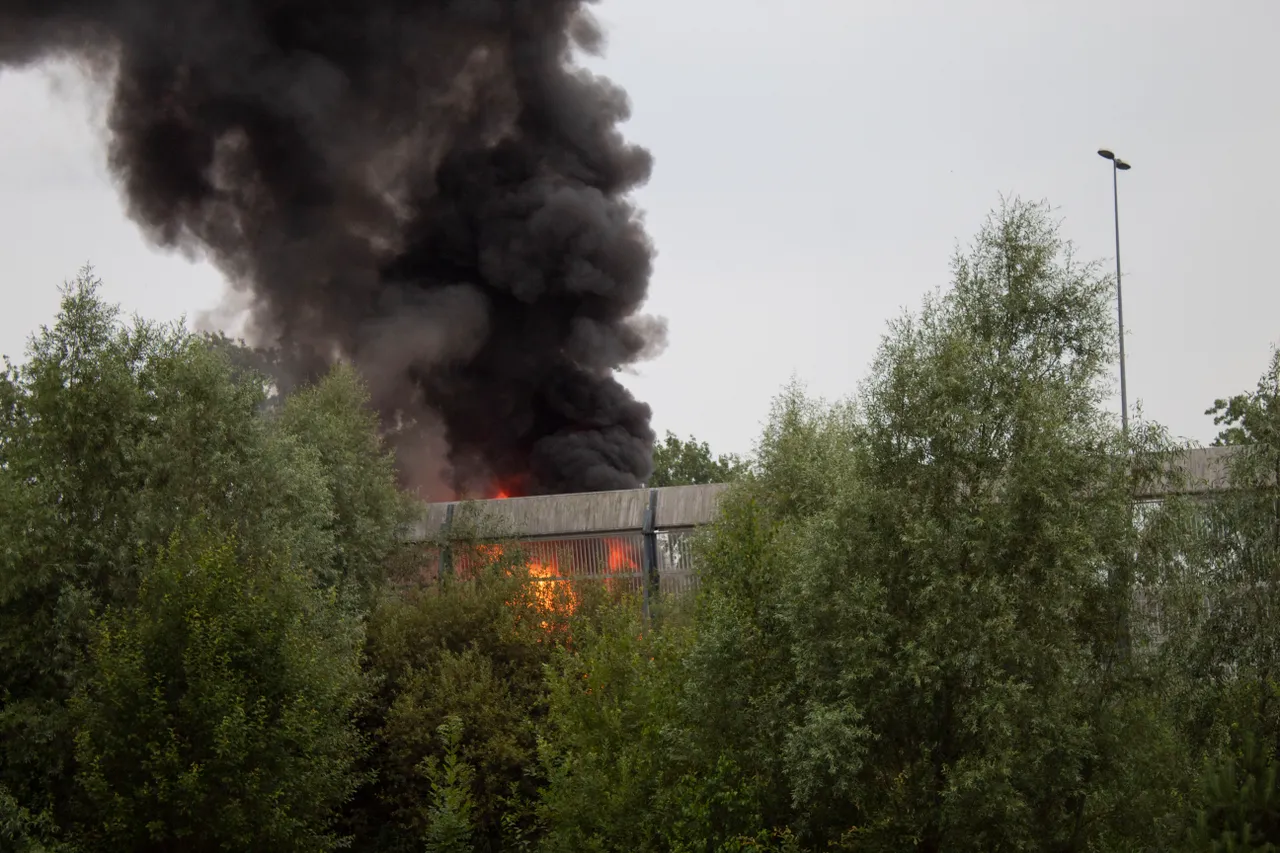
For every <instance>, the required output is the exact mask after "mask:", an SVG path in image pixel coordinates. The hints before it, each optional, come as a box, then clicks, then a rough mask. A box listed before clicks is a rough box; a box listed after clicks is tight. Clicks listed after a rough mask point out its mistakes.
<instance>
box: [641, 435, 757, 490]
mask: <svg viewBox="0 0 1280 853" xmlns="http://www.w3.org/2000/svg"><path fill="white" fill-rule="evenodd" d="M746 470H747V463H746V462H745V461H744V460H742V459H741V458H739V457H738V456H735V455H734V454H732V453H730V454H723V453H722V454H719V455H714V454H712V452H711V445H709V444H707V443H706V442H705V441H702V442H700V441H698V440H697V439H696V438H693V437H692V436H690V437H689V438H688V439H682V438H680V437H679V436H677V435H676V434H675V433H673V432H667V434H666V436H665V437H664V438H663V440H662V441H660V442H658V443H657V444H656V445H655V446H654V448H653V474H652V475H650V477H649V485H650V486H653V487H658V486H696V485H702V484H705V483H729V482H732V481H734V480H737V479H738V478H739V477H741V476H742V475H743V474H744V473H745V472H746Z"/></svg>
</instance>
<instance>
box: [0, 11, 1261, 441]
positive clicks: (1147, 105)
mask: <svg viewBox="0 0 1280 853" xmlns="http://www.w3.org/2000/svg"><path fill="white" fill-rule="evenodd" d="M598 16H599V18H600V19H601V21H602V22H603V23H604V24H605V25H606V27H607V29H608V34H609V44H608V51H607V55H606V57H605V59H604V60H603V61H600V62H598V63H593V65H594V66H597V67H599V68H600V69H601V70H602V71H604V72H605V73H606V74H608V76H610V77H611V78H613V79H614V80H615V81H616V82H618V83H619V84H621V85H622V86H624V87H625V88H626V89H627V90H628V92H629V93H630V94H631V97H632V101H633V104H634V118H633V119H632V121H631V122H630V123H629V125H628V126H627V134H628V136H629V137H630V138H631V139H632V140H634V141H636V142H639V143H640V144H643V145H645V146H646V147H648V148H650V150H652V151H653V153H654V155H655V157H656V169H655V176H654V179H653V181H652V182H651V183H650V185H649V186H648V187H646V188H645V189H644V190H643V191H642V192H641V193H640V195H639V201H640V204H641V205H642V207H644V208H645V209H646V210H647V212H648V222H649V226H650V231H651V233H652V235H653V237H654V240H655V242H656V244H657V246H658V250H659V257H658V264H657V271H656V275H655V277H654V280H653V283H652V287H651V300H650V306H649V309H650V310H651V311H652V312H653V313H657V314H661V315H664V316H666V317H667V318H668V319H669V321H670V326H671V342H670V346H669V347H668V349H667V350H666V352H665V353H664V354H663V355H662V356H661V357H660V358H658V359H657V360H656V361H653V362H650V363H648V364H645V365H642V366H641V367H640V369H639V372H638V375H635V376H624V377H623V380H624V381H625V382H626V383H627V384H628V385H629V386H630V387H631V388H632V389H633V390H634V391H635V392H636V393H637V395H638V396H640V397H641V398H642V399H645V400H647V401H648V402H649V403H650V404H652V406H653V408H654V420H655V426H656V427H657V428H658V429H659V431H661V430H664V429H672V430H675V431H676V432H678V433H681V434H682V435H687V434H690V433H692V434H694V435H696V436H697V437H698V438H700V439H705V440H707V441H708V442H710V443H711V445H712V447H713V448H714V449H716V450H718V451H747V450H749V449H750V448H751V445H752V443H753V442H754V440H755V438H756V436H757V435H758V433H759V429H760V424H761V422H762V420H763V419H764V417H765V415H766V413H767V411H768V407H769V403H770V400H771V397H772V396H773V395H774V394H775V393H776V392H777V391H778V390H779V388H780V387H781V386H782V385H783V384H784V383H786V382H787V380H788V379H789V378H790V377H791V376H792V375H793V374H794V375H796V376H797V377H798V378H800V379H801V380H803V381H805V382H806V383H807V384H808V385H809V387H810V388H811V390H813V391H814V392H815V393H818V394H822V395H824V396H827V397H839V396H844V395H846V394H849V393H852V392H853V391H854V390H855V389H856V386H857V384H858V382H859V380H860V379H861V378H862V377H863V376H865V374H866V371H867V367H868V365H869V364H870V361H871V358H872V356H873V355H874V352H875V349H876V347H877V345H878V343H879V340H880V336H881V335H882V334H883V332H884V330H885V328H886V323H887V321H888V320H889V319H890V318H892V317H894V316H896V315H897V314H899V313H900V312H901V310H902V309H903V308H908V309H912V310H914V309H915V308H916V307H917V306H918V305H919V302H920V298H921V296H922V295H923V294H924V293H925V292H926V291H927V290H929V289H932V288H934V287H937V286H940V285H946V284H947V282H948V275H949V268H948V262H949V259H950V257H951V255H952V254H953V252H954V250H955V247H956V245H957V244H958V243H967V242H968V241H969V239H970V237H971V236H972V235H973V234H974V233H975V232H976V231H977V230H978V228H979V226H980V225H981V223H982V220H983V217H984V216H985V215H986V213H987V212H988V211H989V210H990V209H991V208H992V207H994V206H995V205H997V204H998V203H999V199H1000V194H1001V193H1005V194H1007V195H1021V196H1023V197H1025V198H1029V199H1042V198H1043V199H1047V200H1048V201H1050V202H1051V203H1052V204H1053V205H1054V206H1055V207H1057V208H1058V210H1059V214H1060V215H1061V216H1062V217H1063V219H1064V220H1065V221H1064V234H1065V235H1066V236H1068V237H1070V238H1071V239H1073V240H1074V241H1075V242H1076V243H1077V246H1078V248H1079V251H1080V254H1081V255H1082V256H1083V257H1086V258H1094V257H1097V258H1106V259H1108V262H1111V261H1110V259H1112V258H1113V257H1114V244H1113V239H1114V235H1113V231H1112V218H1111V217H1112V209H1111V175H1110V165H1109V164H1108V163H1106V162H1104V161H1103V160H1101V159H1099V158H1098V156H1097V155H1096V154H1095V153H1094V151H1095V150H1096V149H1097V148H1099V147H1110V148H1112V149H1113V150H1115V151H1116V152H1117V153H1118V154H1119V155H1120V156H1121V157H1123V158H1125V159H1127V160H1128V161H1129V162H1131V163H1132V164H1133V169H1132V170H1131V171H1129V172H1127V173H1123V174H1121V176H1120V178H1121V182H1120V224H1121V239H1122V246H1121V248H1122V252H1123V270H1124V294H1125V321H1126V326H1127V327H1128V332H1129V334H1128V337H1127V342H1126V346H1127V349H1128V359H1129V361H1128V379H1129V396H1130V400H1131V402H1134V401H1138V400H1140V401H1141V402H1142V404H1143V406H1144V409H1145V411H1146V414H1147V416H1148V417H1150V418H1153V419H1155V420H1157V421H1160V422H1161V423H1164V424H1166V425H1167V426H1169V427H1170V428H1171V429H1172V430H1173V431H1174V433H1175V434H1178V435H1182V436H1188V437H1191V438H1194V439H1198V440H1201V441H1207V440H1208V439H1210V438H1211V437H1212V435H1213V434H1214V432H1215V429H1214V427H1213V426H1212V423H1211V420H1210V419H1209V418H1207V417H1205V416H1204V415H1203V414H1202V412H1203V411H1204V410H1205V409H1206V408H1208V406H1209V405H1210V404H1211V403H1212V400H1213V399H1214V398H1215V397H1218V396H1225V395H1227V394H1231V393H1236V392H1238V391H1243V390H1246V389H1250V388H1252V387H1253V385H1254V383H1255V381H1256V379H1257V376H1258V374H1259V373H1261V371H1262V370H1263V368H1264V367H1265V364H1266V360H1267V357H1268V355H1269V352H1270V347H1271V346H1272V344H1273V343H1276V342H1277V340H1278V339H1280V288H1277V287H1276V284H1275V282H1274V281H1273V277H1274V273H1273V269H1272V265H1273V263H1274V262H1275V261H1274V250H1273V245H1275V244H1274V242H1273V240H1274V237H1275V235H1276V234H1277V233H1278V232H1280V207H1278V206H1277V204H1276V197H1277V189H1278V188H1280V160H1277V158H1276V156H1275V152H1277V151H1280V96H1278V95H1277V82H1280V51H1277V50H1276V49H1275V44H1276V39H1277V37H1278V36H1280V2H1276V0H1219V2H1216V3H1205V2H1198V1H1197V2H1193V0H1110V2H1107V0H1072V2H1070V3H1066V2H1049V0H1034V2H1031V0H965V2H954V0H952V2H944V0H884V1H883V2H880V0H876V2H872V0H785V2H783V0H605V2H604V3H603V4H602V5H601V7H600V8H599V9H598ZM51 79H55V78H53V77H51V75H49V74H40V73H24V74H13V73H7V74H3V75H0V235H3V239H2V240H0V269H3V271H4V273H3V279H0V282H2V283H0V287H2V288H3V290H2V291H0V293H2V295H3V301H2V302H0V305H2V306H3V308H0V352H6V353H9V354H11V355H14V356H18V355H20V354H21V351H22V349H23V346H24V342H25V339H26V337H27V336H28V335H29V334H30V333H31V332H32V331H33V330H34V329H35V328H37V327H38V326H39V325H40V324H41V323H45V322H48V321H49V320H50V319H51V318H52V316H53V312H54V310H55V308H56V302H57V292H56V286H57V284H58V283H59V282H61V281H63V280H64V279H67V278H69V277H71V276H72V275H73V274H74V273H75V271H76V269H77V268H78V267H79V266H80V265H81V264H82V263H84V262H86V261H92V263H93V264H94V265H95V266H96V267H97V270H98V273H99V274H100V275H101V276H102V277H103V278H104V279H105V281H106V285H107V295H108V297H109V298H111V299H113V300H116V301H119V302H121V303H122V304H123V305H124V307H125V308H126V309H127V310H130V311H138V312H140V313H142V314H144V315H146V316H149V317H152V318H155V319H170V318H176V317H178V316H179V315H181V314H184V313H185V314H186V315H187V316H188V317H195V316H196V315H197V314H198V313H199V312H200V311H202V310H206V309H210V308H213V307H215V306H216V305H217V304H218V302H219V300H220V296H221V293H222V284H221V279H220V277H219V275H218V274H217V272H216V271H214V270H212V269H211V268H209V267H207V266H203V265H198V264H192V263H190V262H188V261H186V260H184V259H182V258H180V257H176V256H172V255H165V254H160V253H157V252H155V251H153V250H151V249H149V248H148V247H147V245H146V244H145V243H144V241H143V240H142V237H141V235H140V234H139V232H138V230H137V229H136V228H135V227H134V226H133V224H132V223H130V222H129V221H128V220H127V219H126V218H125V217H124V214H123V208H122V205H121V203H120V201H119V199H118V197H117V195H116V192H115V189H114V187H113V185H112V183H111V180H110V178H109V177H108V175H107V174H106V169H105V165H104V154H103V148H102V146H101V145H100V144H99V139H100V137H99V136H98V131H97V130H96V129H95V128H96V127H97V126H98V125H99V124H100V120H101V117H100V114H98V115H95V110H94V108H93V106H92V103H91V101H90V99H89V98H88V97H87V95H86V94H85V92H84V91H80V90H77V89H76V87H75V86H74V85H71V86H70V87H69V88H68V84H67V78H66V76H65V75H62V76H61V77H58V78H56V79H59V80H61V88H60V89H59V88H57V87H55V86H54V85H53V84H51V82H50V81H51Z"/></svg>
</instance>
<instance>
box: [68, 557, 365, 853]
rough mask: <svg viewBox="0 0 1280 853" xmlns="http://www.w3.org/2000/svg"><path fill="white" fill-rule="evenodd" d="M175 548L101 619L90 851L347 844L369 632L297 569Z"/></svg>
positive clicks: (89, 698) (94, 667) (84, 693)
mask: <svg viewBox="0 0 1280 853" xmlns="http://www.w3.org/2000/svg"><path fill="white" fill-rule="evenodd" d="M236 550H237V549H236V548H235V547H234V544H233V543H231V542H225V543H219V542H216V541H213V542H209V543H207V544H203V545H199V546H196V545H195V544H194V543H193V544H192V545H187V544H184V543H181V542H178V541H177V540H175V542H174V544H173V545H172V546H171V547H170V548H168V549H166V550H165V551H164V552H163V553H162V555H161V556H160V558H159V560H158V561H157V563H156V565H155V566H154V568H152V569H151V570H150V571H148V572H147V573H146V574H145V575H144V577H143V579H142V582H141V584H140V586H139V589H138V595H137V602H136V604H134V605H133V606H131V607H127V608H120V609H114V608H112V609H109V610H108V612H107V613H106V615H105V616H104V617H103V619H102V620H101V621H100V622H99V623H98V624H97V629H96V631H95V639H94V642H93V645H92V647H91V651H90V664H89V667H88V670H87V672H86V674H85V678H84V681H83V683H82V685H81V686H80V688H79V689H78V690H77V692H76V695H75V697H74V698H73V701H72V703H71V706H70V707H71V711H72V714H73V718H74V720H75V723H76V759H77V763H78V766H79V771H78V774H77V778H78V781H79V783H80V785H81V787H82V788H83V791H84V795H85V800H86V806H87V807H86V808H85V811H84V814H85V817H84V819H83V822H82V824H81V827H80V829H81V837H82V840H83V843H84V844H85V845H86V847H87V849H90V850H102V851H117V850H135V851H147V850H155V851H160V850H172V849H174V848H175V846H178V845H180V846H181V847H182V848H183V849H185V850H192V851H203V850H208V851H221V850H244V851H257V850H261V851H289V850H297V851H316V850H330V849H335V847H336V846H337V841H338V839H337V838H336V837H335V836H334V835H333V833H332V831H331V828H330V827H331V824H332V823H333V821H334V818H335V813H336V810H337V809H338V807H340V806H341V805H342V804H343V803H344V802H345V801H346V800H347V798H348V797H349V796H350V795H351V793H352V792H353V790H354V789H355V787H356V785H357V784H358V781H359V780H358V778H357V776H356V774H355V772H354V767H355V763H356V760H357V758H358V757H359V755H360V752H361V749H362V747H361V741H360V737H359V734H358V732H357V731H356V728H355V726H354V724H353V721H352V716H353V711H354V708H355V705H356V702H357V700H358V697H359V695H360V692H361V689H362V674H361V670H360V631H359V628H358V625H357V623H355V622H354V621H353V620H351V619H350V618H348V617H345V616H344V615H343V613H342V611H341V610H340V609H339V608H338V607H337V606H336V604H335V596H334V594H333V593H332V592H327V593H326V592H323V591H319V590H317V589H316V588H315V587H314V586H313V585H312V583H311V580H310V578H309V577H308V576H307V574H306V573H305V572H304V571H302V570H300V569H299V568H297V567H294V566H291V565H289V564H288V563H271V562H266V563H263V562H257V561H246V560H243V559H242V558H240V557H239V556H238V555H237V554H236Z"/></svg>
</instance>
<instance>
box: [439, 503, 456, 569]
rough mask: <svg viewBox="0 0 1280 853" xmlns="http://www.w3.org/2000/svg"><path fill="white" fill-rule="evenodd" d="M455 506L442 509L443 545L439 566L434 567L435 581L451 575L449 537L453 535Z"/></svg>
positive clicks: (451, 557) (451, 553)
mask: <svg viewBox="0 0 1280 853" xmlns="http://www.w3.org/2000/svg"><path fill="white" fill-rule="evenodd" d="M454 506H455V504H452V503H451V504H449V505H448V506H446V507H445V508H444V527H442V528H440V532H441V534H442V538H443V539H444V544H443V545H442V546H441V547H440V565H439V566H437V567H436V580H439V579H440V578H443V577H444V576H445V574H446V573H447V574H452V573H453V548H452V547H450V545H449V542H450V537H451V536H452V535H453V508H454Z"/></svg>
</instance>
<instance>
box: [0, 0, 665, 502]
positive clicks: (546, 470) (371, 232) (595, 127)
mask: <svg viewBox="0 0 1280 853" xmlns="http://www.w3.org/2000/svg"><path fill="white" fill-rule="evenodd" d="M584 5H585V0H341V2H340V0H312V2H305V3H304V2H300V0H185V2H177V3H175V2H172V0H0V66H7V67H20V66H25V65H30V64H35V63H39V62H41V61H43V60H48V59H54V58H61V57H68V56H70V57H73V58H75V59H77V60H80V61H81V62H82V63H83V64H87V66H88V67H89V68H91V69H92V71H91V73H92V74H93V76H94V77H95V78H97V79H101V80H102V81H104V85H109V86H111V87H112V90H111V94H110V101H109V107H108V119H107V136H108V144H109V164H110V167H111V169H112V171H113V172H114V173H115V175H116V176H117V178H118V179H119V181H120V184H121V186H122V188H123V192H124V195H125V199H126V202H127V205H128V210H129V214H130V215H131V216H132V218H133V219H134V220H135V221H136V222H138V223H139V224H140V225H141V226H142V227H143V229H144V230H145V232H146V234H147V235H148V237H149V238H150V239H151V240H153V241H154V242H155V243H156V244H158V245H161V246H164V247H169V248H178V249H183V250H187V251H194V252H197V253H206V254H207V256H208V257H210V258H211V259H212V260H213V261H214V262H215V263H216V264H217V265H218V266H219V267H220V269H221V270H222V271H223V272H224V274H225V275H226V276H227V278H228V279H229V280H230V281H231V283H232V285H233V286H234V287H235V288H236V289H237V290H238V291H239V293H238V294H237V301H247V303H248V305H249V329H248V331H249V334H250V337H251V338H252V339H253V340H255V341H257V342H261V343H268V344H276V345H279V346H280V347H281V348H282V349H283V350H286V351H287V352H288V353H289V357H290V360H291V363H293V364H296V365H298V366H299V370H300V371H301V372H302V373H304V374H306V375H307V376H311V375H315V374H318V373H319V372H321V371H323V370H324V368H325V367H326V366H328V365H329V364H331V363H333V361H335V360H337V359H348V360H350V361H352V362H353V363H355V364H356V365H357V366H358V367H359V368H360V370H361V372H362V373H363V375H364V376H365V378H366V379H367V381H368V382H369V384H370V388H371V391H372V393H373V396H374V403H375V405H376V406H377V407H378V409H379V411H380V413H381V414H382V417H383V421H384V424H386V426H387V427H388V430H389V434H390V435H391V436H392V440H393V442H394V443H395V445H396V447H397V451H398V455H399V458H400V462H401V468H402V470H403V472H404V475H405V478H406V481H407V483H408V484H409V485H411V486H414V487H416V488H418V490H419V492H420V493H421V494H422V495H423V496H424V497H427V498H432V499H440V498H447V497H451V496H453V495H455V494H459V493H470V494H491V493H492V492H493V491H494V490H495V489H497V488H499V487H500V488H502V489H504V490H506V491H508V492H510V493H513V494H537V493H548V492H564V491H596V490H603V489H615V488H631V487H634V486H637V485H639V484H640V483H641V482H643V481H644V479H645V478H647V477H648V475H649V473H650V468H651V452H652V446H653V432H652V430H651V428H650V426H649V420H650V410H649V407H648V406H647V405H645V404H643V403H640V402H638V401H636V400H635V399H634V398H633V397H632V396H631V395H630V393H629V392H628V391H627V390H626V389H624V388H623V387H622V386H621V385H620V384H619V383H618V382H617V380H616V379H615V378H614V372H615V371H616V370H618V369H619V368H622V367H624V366H626V365H628V364H631V363H634V362H636V361H638V360H640V359H643V358H647V357H650V356H652V355H653V354H655V353H656V352H657V351H658V350H660V349H661V347H662V345H663V341H664V338H665V332H666V330H665V325H664V324H663V323H662V321H660V320H657V319H655V318H651V317H646V316H644V315H641V314H638V310H639V308H640V306H641V304H642V303H643V301H644V299H645V296H646V292H647V288H648V282H649V276H650V272H651V269H652V259H653V248H652V246H651V243H650V241H649V238H648V236H647V235H646V233H645V230H644V227H643V222H642V220H641V217H640V215H639V213H638V211H637V210H636V209H635V208H634V207H633V206H632V204H631V203H630V202H629V200H628V194H629V192H630V191H631V190H633V189H635V188H636V187H638V186H640V185H642V184H643V183H644V182H645V181H646V180H647V179H648V177H649V174H650V170H651V167H652V160H651V157H650V155H649V153H648V152H647V151H645V150H644V149H642V148H639V147H636V146H633V145H629V144H627V143H626V141H625V140H624V139H623V138H622V136H621V134H620V132H619V131H618V124H619V122H621V121H623V120H625V118H626V117H627V115H628V110H629V105H628V101H627V98H626V95H625V93H624V92H622V91H621V90H620V89H618V88H617V87H615V86H614V85H613V84H611V83H609V82H608V81H607V80H604V79H602V78H599V77H596V76H594V75H592V74H590V73H589V72H587V71H585V70H583V69H581V68H579V67H577V66H575V65H574V64H573V62H572V57H571V51H572V49H573V48H574V46H575V45H576V46H577V47H578V48H581V49H584V50H588V51H595V50H598V48H599V47H600V45H601V43H602V37H601V33H600V31H599V29H598V28H597V26H596V25H595V24H594V22H593V21H592V19H591V18H590V16H589V14H588V13H587V11H586V10H585V8H584Z"/></svg>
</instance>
